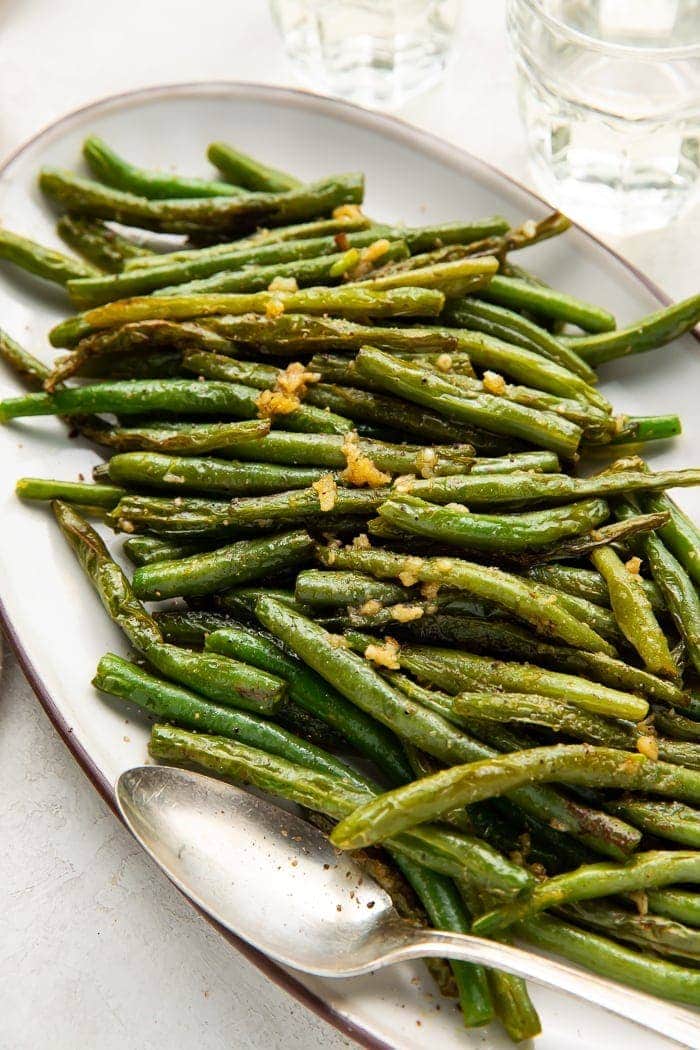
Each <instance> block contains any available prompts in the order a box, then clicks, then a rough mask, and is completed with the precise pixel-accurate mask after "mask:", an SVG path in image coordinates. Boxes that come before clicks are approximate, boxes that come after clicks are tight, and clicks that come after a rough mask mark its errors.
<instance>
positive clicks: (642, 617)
mask: <svg viewBox="0 0 700 1050" xmlns="http://www.w3.org/2000/svg"><path fill="white" fill-rule="evenodd" d="M591 561H592V562H593V564H594V565H595V567H596V569H597V570H598V572H599V573H600V574H601V575H602V576H603V578H604V579H605V582H606V584H607V586H608V591H609V592H610V604H611V605H612V610H613V612H614V614H615V619H616V620H617V622H618V624H619V626H620V630H621V631H622V633H623V634H624V636H625V638H626V639H627V641H628V642H629V643H630V645H632V646H633V647H634V648H635V649H636V650H637V652H638V653H639V655H640V656H641V658H642V660H643V662H644V666H645V667H646V669H647V671H651V673H652V674H660V675H663V676H664V677H666V678H674V677H677V675H678V668H677V666H676V664H675V662H674V660H673V657H672V656H671V651H670V649H669V646H668V642H667V640H666V635H665V634H664V632H663V631H662V630H661V628H660V627H659V624H658V622H657V620H656V617H655V616H654V610H653V609H652V607H651V602H650V601H649V599H648V598H647V596H646V594H645V593H644V591H643V590H642V588H641V587H640V586H639V584H638V583H637V578H636V576H634V575H633V574H632V573H630V572H628V570H627V569H626V568H625V565H624V563H623V562H622V561H621V559H620V558H619V557H618V555H617V554H616V553H615V551H614V550H613V548H612V547H599V548H598V549H597V550H595V551H593V553H592V554H591Z"/></svg>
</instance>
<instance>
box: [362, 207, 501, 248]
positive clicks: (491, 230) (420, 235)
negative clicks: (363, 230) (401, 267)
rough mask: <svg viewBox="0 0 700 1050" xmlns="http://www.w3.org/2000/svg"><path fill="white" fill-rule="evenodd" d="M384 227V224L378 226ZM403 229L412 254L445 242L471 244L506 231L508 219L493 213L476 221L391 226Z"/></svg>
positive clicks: (404, 237) (440, 245) (379, 228)
mask: <svg viewBox="0 0 700 1050" xmlns="http://www.w3.org/2000/svg"><path fill="white" fill-rule="evenodd" d="M376 228H377V229H378V230H382V229H384V227H382V226H378V227H376ZM389 228H390V229H397V230H400V231H401V235H402V236H403V239H404V240H405V241H406V243H407V244H408V246H409V248H410V249H411V254H412V255H416V254H418V253H419V252H428V251H432V250H433V249H434V248H439V247H442V245H445V244H470V243H472V242H473V241H478V240H481V239H482V238H484V237H491V236H495V235H498V234H503V233H506V232H507V231H508V229H509V224H508V220H507V219H504V218H503V216H501V215H491V216H489V217H488V218H486V219H477V220H476V221H475V222H442V223H436V224H435V225H432V226H398V227H389Z"/></svg>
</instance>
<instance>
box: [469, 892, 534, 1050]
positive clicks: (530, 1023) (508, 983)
mask: <svg viewBox="0 0 700 1050" xmlns="http://www.w3.org/2000/svg"><path fill="white" fill-rule="evenodd" d="M456 885H457V889H458V890H459V894H460V896H461V898H462V900H463V901H464V903H465V904H466V906H467V910H468V912H469V914H470V916H472V915H475V914H478V913H479V912H480V911H483V905H484V901H485V900H490V894H489V893H488V891H485V890H479V889H477V888H476V887H475V886H474V885H473V883H471V882H470V881H469V880H467V879H457V880H456ZM501 939H502V940H507V938H505V937H504V938H501ZM486 974H487V979H488V986H489V990H490V992H491V996H492V999H493V1004H494V1009H495V1011H496V1016H497V1017H498V1019H499V1021H500V1022H501V1024H502V1025H503V1027H504V1028H505V1030H506V1032H507V1033H508V1035H509V1036H510V1038H511V1039H512V1040H513V1042H515V1043H519V1042H522V1041H523V1040H524V1039H533V1038H534V1037H535V1036H537V1035H539V1034H540V1032H541V1024H540V1019H539V1017H538V1016H537V1011H536V1010H535V1008H534V1006H533V1005H532V1002H531V1001H530V997H529V995H528V993H527V985H526V983H525V981H524V980H523V979H522V978H519V977H514V976H513V975H512V974H506V973H502V972H501V971H499V970H487V971H486Z"/></svg>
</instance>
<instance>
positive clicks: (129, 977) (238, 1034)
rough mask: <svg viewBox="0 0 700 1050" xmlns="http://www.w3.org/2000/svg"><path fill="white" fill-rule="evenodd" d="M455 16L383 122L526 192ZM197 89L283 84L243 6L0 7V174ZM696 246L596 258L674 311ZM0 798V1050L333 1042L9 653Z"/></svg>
mask: <svg viewBox="0 0 700 1050" xmlns="http://www.w3.org/2000/svg"><path fill="white" fill-rule="evenodd" d="M464 6H465V18H464V22H463V25H462V28H461V31H460V37H459V40H458V41H457V43H456V58H457V61H455V62H454V63H453V66H452V68H451V70H450V71H449V73H448V76H447V78H446V80H445V81H444V83H443V84H442V85H441V86H440V87H439V88H437V89H435V90H434V91H432V92H430V93H429V94H427V95H425V96H423V97H421V98H419V99H417V100H414V101H413V102H411V103H410V104H409V105H408V106H407V107H405V109H404V110H403V111H402V113H401V115H402V116H403V117H405V118H406V119H407V120H409V121H412V122H413V123H415V124H418V125H421V126H422V127H425V128H427V129H429V130H430V131H433V132H434V133H435V134H438V135H441V136H443V137H445V138H447V139H450V140H451V141H453V142H455V143H457V144H458V145H460V146H464V147H465V148H467V149H469V150H471V151H472V152H474V153H476V154H479V155H481V156H482V157H484V158H485V159H486V160H489V161H491V162H492V163H493V164H496V165H497V166H498V167H500V168H502V169H504V170H506V171H508V172H509V173H510V174H512V175H513V176H515V177H516V178H518V179H520V180H521V181H522V182H525V183H529V182H530V181H531V180H530V179H529V176H528V172H527V168H526V162H525V154H524V144H523V136H522V132H521V129H520V125H519V122H518V116H517V111H516V103H515V93H514V87H513V75H512V63H511V60H510V56H509V53H508V50H507V44H506V39H505V30H504V12H503V8H504V2H503V0H491V2H490V3H489V4H488V5H484V4H481V3H477V0H465V4H464ZM216 79H229V80H236V79H239V80H262V81H265V82H269V83H275V84H288V83H293V81H292V80H291V78H290V73H289V71H288V69H287V67H286V63H285V59H284V55H283V53H282V49H281V47H280V45H279V42H278V40H277V37H276V34H275V31H274V29H273V27H272V25H271V22H270V19H269V15H268V13H267V6H266V4H264V3H263V2H262V0H257V2H256V3H248V2H246V0H206V2H203V3H201V2H200V3H199V4H192V3H191V2H184V0H167V2H166V0H146V2H145V3H144V2H136V0H120V3H119V5H118V7H117V5H115V4H113V3H111V2H110V3H105V2H103V3H99V2H98V3H95V0H60V3H56V0H22V2H21V3H17V2H15V3H13V2H11V0H0V158H1V157H3V156H6V155H7V154H9V153H10V152H11V151H13V150H14V149H15V148H16V147H17V146H19V145H20V144H21V143H22V142H23V141H24V140H25V139H26V138H28V137H29V136H30V135H32V134H34V133H35V132H36V131H37V130H38V129H39V128H40V127H42V126H43V125H45V124H47V123H49V122H51V121H53V120H54V119H55V118H56V117H58V116H60V115H61V114H63V113H64V112H66V111H68V110H71V109H74V108H75V107H77V106H80V105H83V104H84V103H86V102H89V101H91V100H92V99H95V98H99V97H101V96H104V95H108V94H111V93H113V92H119V91H124V90H128V89H131V88H136V87H141V86H145V85H149V84H162V83H169V82H175V81H178V80H179V81H183V80H184V81H186V80H216ZM3 219H9V217H7V216H0V221H2V220H3ZM699 235H700V206H696V207H695V209H694V210H692V211H691V212H690V213H689V214H686V215H685V216H684V217H683V221H682V222H679V223H676V224H674V225H672V226H669V227H668V228H667V229H666V230H664V231H662V233H660V234H658V233H657V234H645V235H639V236H637V237H634V238H626V239H620V240H618V241H616V242H615V246H616V247H618V248H619V249H620V250H621V251H622V252H623V254H625V255H627V256H628V258H630V259H631V260H632V261H633V262H634V263H636V264H637V265H638V266H639V267H640V268H641V269H643V270H645V271H646V272H647V273H648V274H649V275H650V276H651V277H652V278H653V279H654V280H656V281H657V282H658V283H659V284H661V286H662V287H663V288H664V289H665V290H666V291H667V292H668V293H669V294H671V295H672V296H674V297H676V298H680V297H682V296H683V295H687V294H690V293H691V292H693V291H696V290H697V273H698V269H699V266H698V264H699V263H700V236H699ZM0 586H1V581H0ZM0 799H1V800H2V803H1V804H0V842H2V844H3V847H4V848H3V849H2V850H0V914H2V916H3V923H2V937H1V938H0V989H2V990H1V991H0V1006H1V1014H0V1048H1V1050H6V1048H7V1050H10V1048H12V1050H34V1048H35V1047H37V1046H39V1045H40V1044H42V1043H44V1042H46V1040H47V1036H48V1039H50V1042H51V1044H52V1047H53V1048H54V1050H72V1048H73V1047H76V1046H84V1047H97V1046H99V1047H100V1050H131V1048H138V1050H155V1048H156V1047H158V1048H160V1047H164V1046H170V1047H174V1048H176V1050H179V1048H182V1047H189V1046H192V1045H194V1044H195V1043H196V1044H197V1046H198V1047H199V1050H224V1048H227V1050H230V1048H232V1047H233V1048H238V1047H251V1048H254V1050H274V1048H277V1047H282V1046H284V1047H285V1050H314V1048H315V1047H322V1046H323V1047H326V1048H328V1050H335V1048H336V1047H341V1046H348V1045H349V1044H348V1041H347V1040H346V1039H344V1038H343V1037H341V1036H340V1035H339V1034H338V1033H337V1032H336V1031H335V1030H333V1029H332V1028H330V1027H329V1026H327V1025H326V1024H325V1023H323V1022H322V1021H319V1020H318V1018H316V1017H315V1016H313V1015H312V1014H310V1013H309V1012H308V1011H307V1010H305V1009H304V1008H303V1007H301V1006H299V1005H298V1004H297V1003H296V1002H294V1001H293V1000H292V999H290V998H289V997H288V996H287V995H285V994H284V993H283V992H281V991H279V990H278V989H277V988H276V987H275V986H274V985H271V984H270V983H269V982H268V981H267V980H266V979H265V978H263V977H262V976H261V975H260V974H259V973H258V972H257V970H255V969H254V968H253V967H252V966H250V965H249V964H248V963H247V962H245V961H244V960H243V959H242V958H241V957H240V956H239V955H237V954H236V953H235V952H233V951H232V950H231V949H230V947H229V946H228V945H227V944H226V942H225V941H223V940H222V939H221V938H220V937H219V936H218V935H217V934H215V933H214V932H213V930H211V929H210V928H209V926H208V925H207V924H206V923H205V922H204V921H203V920H202V919H200V918H199V917H198V916H197V915H196V914H195V913H194V911H193V910H192V909H191V908H190V907H189V906H188V905H186V904H185V902H184V901H183V899H182V898H181V896H180V895H179V893H177V891H176V890H174V888H173V887H172V886H171V885H170V884H169V883H168V882H167V881H166V879H165V878H164V877H163V876H162V875H161V874H160V872H159V871H158V870H157V869H156V868H155V866H154V865H153V864H152V863H151V862H150V861H149V860H148V858H146V857H145V856H144V855H143V853H141V851H140V850H139V849H138V848H137V847H136V846H135V844H134V843H133V841H132V840H131V838H130V837H129V836H128V834H127V833H126V832H125V831H124V829H123V828H122V827H121V826H120V825H119V824H118V823H117V821H116V820H115V819H114V817H113V816H112V814H111V812H110V811H109V810H108V809H107V807H106V806H105V804H104V803H103V802H102V800H101V799H100V798H99V797H98V796H97V794H96V793H95V792H94V790H93V788H92V787H91V785H90V784H89V782H88V780H87V779H86V778H85V776H84V775H83V773H82V772H81V770H80V769H79V768H78V766H76V764H75V763H74V761H73V759H72V758H71V756H70V755H69V753H68V751H67V750H66V748H65V746H64V745H63V743H62V742H61V740H60V739H59V738H58V737H57V735H56V734H55V732H54V730H53V728H52V727H51V725H50V724H49V722H48V720H47V719H46V717H45V715H44V714H43V711H42V710H41V708H40V707H39V705H38V703H37V701H36V700H35V698H34V695H33V693H32V692H31V690H30V688H29V686H28V685H27V683H26V682H25V681H24V679H23V677H22V674H21V672H20V671H19V669H18V667H17V665H16V663H15V661H14V658H13V657H12V656H11V655H10V654H8V653H6V654H5V666H4V669H3V671H2V678H1V679H0Z"/></svg>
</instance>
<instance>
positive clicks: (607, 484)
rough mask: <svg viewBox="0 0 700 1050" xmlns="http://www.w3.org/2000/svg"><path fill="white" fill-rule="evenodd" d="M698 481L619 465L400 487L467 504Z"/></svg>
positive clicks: (681, 473)
mask: <svg viewBox="0 0 700 1050" xmlns="http://www.w3.org/2000/svg"><path fill="white" fill-rule="evenodd" d="M698 484H700V470H694V469H691V470H677V471H673V470H663V471H659V472H658V473H657V474H651V473H645V472H643V471H635V470H623V471H619V472H616V473H607V472H606V473H603V474H594V475H593V476H592V477H589V478H572V477H570V476H569V475H568V474H541V473H540V474H531V473H529V472H525V471H522V472H517V471H513V472H512V473H510V474H502V475H499V476H498V477H496V476H489V475H487V476H485V477H479V476H474V475H473V474H469V475H466V476H459V477H451V478H429V479H427V480H420V479H407V480H406V481H405V482H401V485H400V491H401V492H407V493H410V494H411V495H414V496H420V497H421V498H422V499H427V500H430V502H431V503H454V502H460V503H461V502H464V503H466V504H467V505H468V506H470V507H471V506H487V507H489V508H490V507H491V506H493V505H494V504H498V503H507V504H510V505H511V506H513V507H520V506H525V505H527V504H532V503H566V502H569V501H570V500H572V499H592V498H601V499H605V498H607V497H608V496H616V495H621V494H623V493H628V492H645V491H648V490H650V489H651V490H653V489H664V488H675V487H676V486H681V485H682V486H687V485H698Z"/></svg>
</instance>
